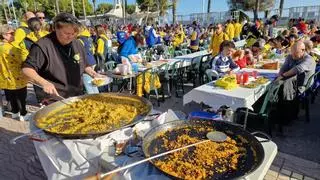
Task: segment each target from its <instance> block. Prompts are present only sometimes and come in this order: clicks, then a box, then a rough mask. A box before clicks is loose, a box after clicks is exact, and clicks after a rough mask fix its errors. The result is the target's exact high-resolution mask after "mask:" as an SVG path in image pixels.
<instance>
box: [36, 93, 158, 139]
mask: <svg viewBox="0 0 320 180" xmlns="http://www.w3.org/2000/svg"><path fill="white" fill-rule="evenodd" d="M105 95H107V96H110V97H118V96H119V97H128V98H130V99H133V100H137V101H140V102H142V103H144V105H145V106H146V108H147V109H148V111H147V112H145V113H141V114H139V115H137V116H136V117H135V118H134V119H132V120H131V121H130V122H129V123H125V122H124V121H121V122H120V125H121V127H116V125H115V126H114V127H110V128H108V129H105V130H104V131H103V132H89V133H83V134H81V133H78V134H62V133H54V132H50V130H48V129H44V131H45V132H46V133H49V134H51V135H55V136H59V137H62V138H73V139H74V138H95V137H98V136H101V135H103V134H107V133H109V132H112V131H115V130H119V129H122V128H126V127H130V126H133V125H135V124H137V123H138V122H140V121H142V120H143V118H144V117H145V116H147V115H148V114H149V113H150V112H151V110H152V104H151V102H150V101H148V100H147V99H145V98H142V97H138V96H135V95H129V94H121V93H100V94H87V95H83V96H76V97H71V98H67V99H65V100H63V101H64V102H65V103H72V102H75V101H78V100H81V99H85V98H90V97H94V96H98V97H99V96H105ZM64 102H62V101H57V102H55V103H52V104H50V105H48V106H46V107H44V108H42V109H40V110H39V111H38V112H36V113H35V115H34V118H33V120H34V123H35V126H36V127H38V128H40V129H42V128H41V127H40V126H39V125H38V121H39V120H40V119H41V118H43V117H46V116H47V115H48V114H50V113H51V112H52V111H56V110H57V109H60V108H61V107H62V106H64V105H65V103H64ZM123 103H125V100H123ZM128 103H130V102H128ZM57 113H60V112H57Z"/></svg>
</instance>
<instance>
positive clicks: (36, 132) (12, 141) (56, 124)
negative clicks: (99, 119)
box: [10, 119, 84, 144]
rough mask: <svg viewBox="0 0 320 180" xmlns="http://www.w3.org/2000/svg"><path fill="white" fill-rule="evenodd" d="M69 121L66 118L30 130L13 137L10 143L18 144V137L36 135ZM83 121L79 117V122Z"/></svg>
mask: <svg viewBox="0 0 320 180" xmlns="http://www.w3.org/2000/svg"><path fill="white" fill-rule="evenodd" d="M68 121H70V120H65V121H63V122H57V123H54V124H51V125H50V126H47V127H45V128H42V129H37V130H34V131H31V132H29V133H26V134H22V135H20V136H17V137H15V138H13V139H11V140H10V144H17V140H18V139H21V138H23V137H27V136H30V137H32V136H33V135H36V134H38V133H40V132H43V131H44V130H46V129H50V128H53V127H55V126H58V125H60V124H62V123H66V122H68ZM83 122H84V120H83V119H79V123H83Z"/></svg>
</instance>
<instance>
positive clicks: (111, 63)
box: [104, 61, 117, 71]
mask: <svg viewBox="0 0 320 180" xmlns="http://www.w3.org/2000/svg"><path fill="white" fill-rule="evenodd" d="M116 64H117V63H116V62H115V61H108V62H106V63H104V67H105V68H106V70H107V71H112V70H114V68H116Z"/></svg>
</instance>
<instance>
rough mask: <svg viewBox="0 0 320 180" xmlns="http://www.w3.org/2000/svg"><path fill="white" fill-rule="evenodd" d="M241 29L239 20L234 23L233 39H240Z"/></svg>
mask: <svg viewBox="0 0 320 180" xmlns="http://www.w3.org/2000/svg"><path fill="white" fill-rule="evenodd" d="M241 30H242V24H241V23H240V22H239V20H237V21H236V23H234V38H233V40H234V41H240V34H241Z"/></svg>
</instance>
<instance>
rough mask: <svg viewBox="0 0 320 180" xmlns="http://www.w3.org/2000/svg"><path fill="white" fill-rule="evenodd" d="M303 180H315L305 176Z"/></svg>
mask: <svg viewBox="0 0 320 180" xmlns="http://www.w3.org/2000/svg"><path fill="white" fill-rule="evenodd" d="M303 180H315V179H314V178H312V177H308V176H305V177H304V178H303Z"/></svg>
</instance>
